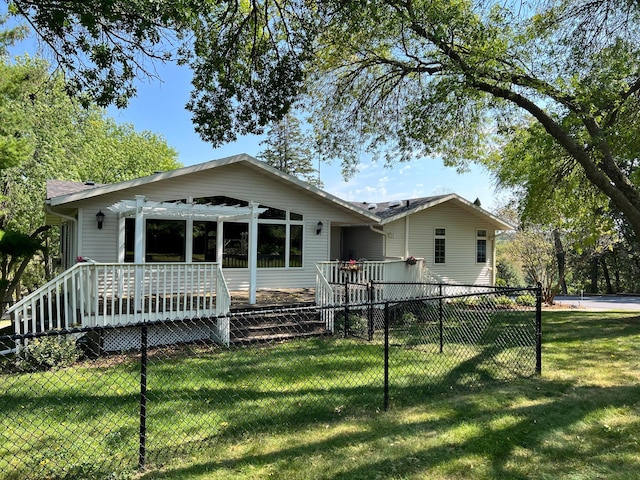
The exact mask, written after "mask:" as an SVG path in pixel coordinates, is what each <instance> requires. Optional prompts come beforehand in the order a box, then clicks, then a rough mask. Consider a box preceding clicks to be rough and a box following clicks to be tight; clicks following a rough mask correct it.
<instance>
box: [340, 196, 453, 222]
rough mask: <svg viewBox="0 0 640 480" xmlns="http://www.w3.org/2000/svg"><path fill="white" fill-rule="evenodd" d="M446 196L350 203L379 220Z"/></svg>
mask: <svg viewBox="0 0 640 480" xmlns="http://www.w3.org/2000/svg"><path fill="white" fill-rule="evenodd" d="M448 195H449V194H447V195H435V196H432V197H421V198H410V199H409V200H399V201H398V200H396V201H391V202H380V203H373V202H352V203H353V205H355V206H356V207H358V208H361V209H362V210H366V211H368V212H369V213H373V214H374V215H377V216H378V217H380V218H381V219H385V218H389V217H393V216H395V215H398V214H400V213H403V212H408V211H411V210H414V209H416V208H418V207H421V206H423V205H426V204H428V203H431V202H433V201H436V200H439V199H441V198H444V197H446V196H448Z"/></svg>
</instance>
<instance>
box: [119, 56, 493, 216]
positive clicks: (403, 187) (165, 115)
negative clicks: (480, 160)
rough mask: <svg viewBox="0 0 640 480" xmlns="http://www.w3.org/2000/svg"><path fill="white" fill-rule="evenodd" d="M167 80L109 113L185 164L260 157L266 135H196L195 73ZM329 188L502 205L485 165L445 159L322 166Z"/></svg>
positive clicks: (181, 71)
mask: <svg viewBox="0 0 640 480" xmlns="http://www.w3.org/2000/svg"><path fill="white" fill-rule="evenodd" d="M158 73H159V75H160V77H161V78H162V81H161V82H160V81H154V82H150V81H147V82H141V83H139V85H138V96H137V97H136V98H134V99H132V100H131V102H130V103H129V106H128V108H126V109H125V110H117V109H115V108H112V109H110V110H109V113H110V115H111V116H113V117H114V118H115V119H116V120H117V121H119V122H128V123H132V124H133V125H134V126H135V128H136V130H138V131H140V130H150V131H152V132H154V133H157V134H160V135H162V136H163V137H164V138H165V139H166V140H167V143H168V144H169V145H171V146H172V147H174V148H175V149H176V150H177V151H178V155H179V161H180V162H181V163H182V164H184V165H193V164H196V163H201V162H205V161H207V160H212V159H216V158H222V157H226V156H229V155H235V154H238V153H247V154H249V155H253V156H255V155H257V154H258V153H259V152H260V151H261V150H262V148H263V147H262V146H261V145H260V141H261V140H263V138H261V137H256V136H248V137H243V138H241V139H239V140H238V141H237V142H234V143H232V144H228V145H225V146H223V147H221V148H217V149H214V148H212V147H211V145H209V144H208V143H205V142H203V141H202V140H201V139H200V137H199V136H198V134H197V133H196V132H195V131H194V128H193V124H192V122H191V117H190V113H189V112H188V111H187V110H185V108H184V105H185V104H186V102H187V100H188V99H189V92H190V88H191V84H190V78H191V77H190V72H189V70H188V69H185V68H180V67H177V66H172V65H168V66H163V67H162V68H159V69H158ZM320 178H321V180H322V181H323V182H324V189H325V190H327V191H328V192H329V193H332V194H334V195H336V196H338V197H340V198H343V199H345V200H349V201H363V202H381V201H388V200H403V199H407V198H415V197H423V196H429V195H438V194H442V193H450V192H455V193H458V194H459V195H461V196H463V197H465V198H466V199H467V200H469V201H474V200H475V199H476V198H480V200H481V202H482V206H483V208H486V209H488V210H491V209H492V208H493V207H495V206H496V203H495V197H496V193H495V192H494V188H493V182H492V180H491V177H490V176H489V175H488V174H487V173H486V172H485V171H484V170H483V169H482V168H480V167H472V168H471V169H470V171H469V172H467V173H464V174H459V173H457V172H456V170H455V169H453V168H450V167H445V166H444V165H443V163H442V161H441V160H440V159H416V160H413V161H411V162H408V163H398V164H395V165H394V166H393V168H386V167H384V166H383V165H382V164H380V163H374V162H371V161H366V160H364V161H363V162H362V163H361V164H360V165H359V168H358V171H357V172H356V174H355V175H354V176H353V177H352V178H351V179H349V181H345V180H344V179H343V178H342V176H341V173H340V165H339V164H337V163H334V164H331V165H327V164H322V165H321V166H320Z"/></svg>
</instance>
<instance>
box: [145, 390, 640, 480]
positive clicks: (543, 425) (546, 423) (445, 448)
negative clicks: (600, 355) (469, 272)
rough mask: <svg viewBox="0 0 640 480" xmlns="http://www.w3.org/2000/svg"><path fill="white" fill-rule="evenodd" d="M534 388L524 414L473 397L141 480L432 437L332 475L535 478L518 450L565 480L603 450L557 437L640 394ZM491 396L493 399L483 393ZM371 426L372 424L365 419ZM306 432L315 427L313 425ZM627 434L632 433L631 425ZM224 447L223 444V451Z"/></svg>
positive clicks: (522, 393) (624, 449) (627, 448)
mask: <svg viewBox="0 0 640 480" xmlns="http://www.w3.org/2000/svg"><path fill="white" fill-rule="evenodd" d="M534 383H535V385H536V387H535V388H532V387H533V385H530V386H529V387H527V386H526V385H519V386H517V387H516V388H513V389H509V393H508V394H507V396H509V395H511V396H518V397H520V398H526V399H527V400H528V402H527V405H524V406H516V407H511V408H510V407H505V408H503V409H500V410H496V409H495V408H494V407H493V405H491V406H487V407H481V406H479V405H478V403H477V402H475V401H474V398H473V395H470V396H465V395H459V396H458V397H457V398H456V400H455V401H453V402H451V403H450V404H448V409H447V411H448V414H447V415H446V416H440V417H438V418H437V419H435V420H428V421H421V422H413V423H412V422H403V421H397V420H396V418H395V417H394V416H393V415H391V414H390V415H383V416H381V417H378V419H377V420H375V422H376V423H377V424H378V425H377V428H376V427H373V428H368V429H367V430H366V431H360V432H357V433H339V434H337V435H334V436H332V437H330V438H327V439H326V440H322V441H315V442H314V441H310V442H305V443H304V444H299V445H295V446H293V447H286V448H282V449H281V450H278V451H275V452H272V453H267V454H249V455H246V456H242V457H240V458H237V459H233V460H220V461H211V462H207V463H199V464H194V465H191V466H189V467H184V468H177V469H173V470H171V471H169V472H165V473H163V472H157V471H156V472H152V473H148V474H146V475H143V476H142V478H149V479H150V478H154V479H155V478H180V477H181V476H187V475H191V476H194V475H197V474H200V473H203V472H206V471H214V470H220V469H221V470H230V471H242V470H243V469H244V468H246V467H250V466H255V465H267V464H271V465H273V464H277V463H278V462H282V461H285V462H288V461H290V460H291V459H292V458H307V457H308V458H310V457H313V456H314V455H318V454H326V453H327V452H328V451H336V450H339V449H342V448H348V447H350V446H352V445H361V446H365V447H366V445H370V446H371V448H376V447H375V446H376V445H379V444H380V441H381V440H382V439H384V438H392V437H399V438H404V439H408V438H411V437H417V438H419V437H421V436H423V437H426V436H428V435H441V436H442V442H437V443H438V445H430V446H429V447H426V448H417V449H416V450H413V451H411V452H409V453H407V452H406V451H404V450H403V449H399V450H397V451H394V450H393V449H390V450H389V454H388V456H386V458H382V459H378V460H376V461H375V462H370V463H366V464H364V465H363V464H359V465H358V466H353V467H349V465H348V464H345V465H342V466H341V467H340V470H341V471H340V472H339V473H337V474H334V475H332V476H331V478H343V479H354V478H374V477H375V476H376V475H378V476H380V477H382V478H386V475H389V476H393V478H400V477H404V476H408V475H416V474H421V473H425V472H427V471H429V470H432V469H437V468H440V467H443V466H446V465H447V464H450V463H454V462H457V461H459V460H460V459H461V458H464V457H469V458H473V457H474V456H480V457H483V458H485V459H487V460H488V461H489V464H490V472H488V474H489V478H501V479H503V478H504V479H506V478H514V479H516V478H522V479H524V478H531V477H530V476H528V475H527V474H524V473H522V472H519V471H517V470H514V469H513V468H512V466H511V465H512V462H513V459H514V454H515V452H516V450H518V449H524V450H526V451H528V452H530V453H531V455H533V456H535V457H536V460H535V462H537V468H538V469H539V472H541V475H540V476H541V477H545V475H546V476H547V477H545V478H560V477H562V476H563V475H567V474H569V473H570V471H568V470H567V468H570V467H569V466H570V465H571V464H572V463H574V462H575V460H576V459H578V458H580V459H581V460H584V458H589V457H590V456H591V457H595V456H598V455H600V454H601V453H602V450H601V449H602V448H603V447H606V445H604V446H603V445H602V444H599V443H597V442H592V443H591V444H587V445H585V443H584V442H579V441H575V442H572V441H567V442H565V443H557V444H553V443H552V442H548V440H549V438H550V437H551V436H552V435H554V434H555V433H557V432H561V431H568V430H570V428H571V427H572V426H574V425H577V424H580V423H581V422H583V421H584V420H585V419H586V418H587V417H589V416H590V415H591V414H592V413H594V412H596V411H598V410H603V409H610V408H619V407H625V406H628V405H630V404H633V403H634V402H637V399H638V395H640V387H637V386H634V387H626V386H625V387H581V388H571V385H570V384H567V383H564V382H545V381H543V380H539V381H537V382H534ZM487 393H490V392H485V394H487ZM495 393H496V395H497V396H499V397H500V396H502V397H503V396H504V395H505V390H504V389H496V390H495ZM503 400H504V398H503ZM441 402H443V400H437V401H436V403H438V404H439V403H441ZM444 402H446V401H444ZM425 409H426V408H425ZM426 410H428V409H426ZM505 415H508V416H509V417H510V418H515V419H517V421H514V422H511V423H510V424H508V425H506V426H505V427H503V428H496V427H494V426H492V425H494V424H495V421H496V420H498V419H499V418H500V417H503V416H505ZM355 421H358V419H355ZM367 421H371V420H370V419H367ZM468 422H475V423H476V424H477V425H479V426H480V429H481V432H479V433H478V434H477V435H473V436H472V437H471V438H468V439H466V440H464V441H453V442H451V441H447V439H446V438H447V436H446V435H444V434H445V433H446V432H449V431H452V430H455V429H456V428H457V427H458V426H460V425H461V424H464V423H468ZM311 423H312V422H311ZM307 426H310V424H309V423H308V424H307ZM635 426H636V427H637V426H638V425H635ZM318 427H320V425H318ZM591 428H596V429H602V432H600V431H598V432H593V433H594V436H595V434H596V433H597V434H600V435H602V434H605V427H604V426H598V425H597V424H596V425H594V426H592V427H591ZM629 428H634V426H633V425H631V426H629ZM616 435H623V433H621V432H618V433H617V434H616ZM230 440H231V439H230ZM613 440H615V438H614V439H613ZM225 443H226V442H221V446H222V445H224V444H225ZM603 443H606V442H603ZM231 444H233V442H231V443H230V445H231ZM365 450H366V448H365ZM398 452H402V453H403V454H404V456H406V459H407V461H402V456H400V457H399V456H398ZM618 453H620V454H624V453H628V454H637V445H634V444H633V443H628V444H626V445H621V446H620V451H619V452H618ZM636 458H638V457H637V456H636ZM616 462H617V460H614V459H612V460H611V463H610V464H609V465H606V464H601V465H600V466H599V468H600V469H603V470H604V471H607V470H609V471H615V469H616ZM638 466H640V465H638ZM318 473H319V474H318V477H317V478H326V477H324V476H323V475H322V473H321V472H318Z"/></svg>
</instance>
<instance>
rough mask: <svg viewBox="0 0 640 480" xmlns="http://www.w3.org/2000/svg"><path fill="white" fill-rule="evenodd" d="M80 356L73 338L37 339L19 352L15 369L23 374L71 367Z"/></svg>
mask: <svg viewBox="0 0 640 480" xmlns="http://www.w3.org/2000/svg"><path fill="white" fill-rule="evenodd" d="M81 354H82V352H81V351H80V350H79V349H78V347H77V346H76V342H75V339H74V338H69V337H44V338H38V339H36V340H33V341H31V342H29V344H28V345H27V346H26V347H24V348H23V349H22V350H21V351H20V354H19V355H18V357H17V359H16V367H17V368H18V370H20V371H25V372H37V371H43V370H51V369H58V368H63V367H67V366H69V365H72V364H73V363H75V362H76V361H78V359H79V358H80V356H81Z"/></svg>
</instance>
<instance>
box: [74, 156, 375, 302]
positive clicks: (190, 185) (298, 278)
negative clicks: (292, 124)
mask: <svg viewBox="0 0 640 480" xmlns="http://www.w3.org/2000/svg"><path fill="white" fill-rule="evenodd" d="M136 195H145V196H146V197H147V200H150V201H168V200H178V199H185V198H187V197H194V198H197V197H205V196H214V195H224V196H228V197H233V198H237V199H240V200H246V201H254V202H258V203H260V204H263V205H267V206H270V207H275V208H279V209H283V210H290V211H293V212H295V213H299V214H302V215H303V219H304V245H303V263H304V266H303V267H302V268H291V269H258V271H257V282H258V288H275V287H280V288H287V287H313V286H315V275H316V271H315V264H316V262H319V261H326V260H328V259H329V238H330V231H331V228H330V226H331V225H332V224H333V225H339V224H353V223H361V222H362V221H363V218H362V217H361V216H359V215H357V214H355V213H353V214H351V213H350V212H349V211H347V210H344V209H341V208H338V207H336V206H335V204H333V203H332V202H330V201H326V200H324V199H322V198H320V197H319V196H317V195H314V194H311V193H309V192H307V191H303V190H301V189H299V188H297V187H296V186H295V185H293V184H291V183H288V182H285V181H283V180H280V179H279V178H277V177H275V176H272V175H270V174H268V173H267V172H264V171H263V170H259V169H256V168H252V167H248V166H247V165H244V164H242V163H232V164H229V165H224V166H221V167H217V168H213V169H209V170H205V171H201V172H198V173H194V174H190V175H183V176H178V177H173V178H169V179H165V180H162V181H158V182H154V183H150V184H149V183H142V184H141V185H139V186H136V187H132V188H129V189H126V190H120V191H118V192H114V193H109V194H105V195H102V196H100V197H98V198H92V199H88V200H82V201H78V202H75V203H73V204H66V205H65V208H66V207H76V208H78V209H79V210H78V212H79V221H78V228H79V229H80V237H81V242H82V245H81V246H80V247H79V253H78V254H79V255H82V256H86V257H90V258H92V259H94V260H96V261H99V262H117V260H118V256H117V243H118V242H117V238H118V221H117V217H116V215H115V214H114V213H112V212H110V211H109V210H107V207H108V206H110V205H112V204H114V203H116V202H118V201H120V200H125V199H129V200H133V199H134V198H135V196H136ZM99 210H102V212H103V213H104V214H105V215H106V217H105V222H104V226H103V228H102V230H98V229H97V227H96V221H95V214H96V213H98V211H99ZM319 221H322V223H323V225H324V228H323V230H322V233H321V234H320V235H317V234H316V225H317V223H318V222H319ZM225 277H226V278H227V281H228V283H229V288H230V289H231V290H237V289H245V288H248V285H249V271H248V270H247V269H226V270H225Z"/></svg>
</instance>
